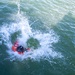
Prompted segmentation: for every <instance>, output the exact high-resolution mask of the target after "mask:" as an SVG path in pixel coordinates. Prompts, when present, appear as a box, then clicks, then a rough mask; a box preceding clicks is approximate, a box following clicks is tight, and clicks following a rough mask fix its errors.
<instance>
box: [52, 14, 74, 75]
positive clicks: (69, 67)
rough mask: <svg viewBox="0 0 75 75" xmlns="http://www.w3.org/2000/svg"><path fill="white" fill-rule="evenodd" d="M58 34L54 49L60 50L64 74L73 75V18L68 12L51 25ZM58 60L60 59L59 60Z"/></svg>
mask: <svg viewBox="0 0 75 75" xmlns="http://www.w3.org/2000/svg"><path fill="white" fill-rule="evenodd" d="M53 29H54V31H55V32H56V33H57V35H58V36H59V42H58V43H57V44H54V48H55V51H58V52H61V53H62V55H63V56H64V58H63V59H64V61H63V62H62V63H63V64H62V63H61V66H62V65H63V66H62V71H64V73H63V74H64V75H70V74H71V75H74V74H75V71H74V68H75V61H74V60H75V18H74V17H73V16H72V14H71V13H68V14H67V15H65V16H64V17H63V19H62V20H61V21H60V22H58V23H57V25H56V26H54V27H53ZM59 61H60V60H59Z"/></svg>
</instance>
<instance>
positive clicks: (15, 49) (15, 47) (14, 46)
mask: <svg viewBox="0 0 75 75" xmlns="http://www.w3.org/2000/svg"><path fill="white" fill-rule="evenodd" d="M18 46H19V43H18V41H16V42H15V43H14V45H13V46H12V50H13V51H14V52H18V51H17V47H18ZM29 50H30V48H27V51H29ZM23 53H24V52H18V54H23Z"/></svg>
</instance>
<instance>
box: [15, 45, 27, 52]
mask: <svg viewBox="0 0 75 75" xmlns="http://www.w3.org/2000/svg"><path fill="white" fill-rule="evenodd" d="M16 51H17V52H21V53H23V52H24V51H26V52H27V49H26V48H24V47H23V46H21V45H20V46H18V47H17V50H16Z"/></svg>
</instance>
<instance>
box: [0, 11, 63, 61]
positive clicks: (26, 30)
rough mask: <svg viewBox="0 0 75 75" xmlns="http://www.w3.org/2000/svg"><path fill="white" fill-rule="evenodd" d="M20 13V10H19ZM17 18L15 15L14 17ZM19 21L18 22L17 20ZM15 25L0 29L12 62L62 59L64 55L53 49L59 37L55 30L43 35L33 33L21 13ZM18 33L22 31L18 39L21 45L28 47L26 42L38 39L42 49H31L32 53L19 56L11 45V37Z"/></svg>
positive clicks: (4, 26)
mask: <svg viewBox="0 0 75 75" xmlns="http://www.w3.org/2000/svg"><path fill="white" fill-rule="evenodd" d="M19 12H20V10H19ZM13 16H15V15H13ZM16 19H17V20H16ZM16 19H15V20H16V21H17V22H15V23H12V24H11V25H3V26H2V27H1V28H0V35H1V39H2V40H3V41H4V42H5V45H6V46H7V47H8V48H9V50H7V53H8V54H9V55H10V57H9V58H10V60H16V59H18V60H25V59H28V58H30V59H33V60H40V59H50V58H51V57H52V58H61V57H62V55H61V53H59V52H56V51H54V50H53V49H52V47H53V46H52V44H53V43H57V42H58V40H59V37H58V36H57V35H56V34H55V33H54V31H53V30H50V31H49V33H41V32H38V31H37V32H32V28H31V27H30V25H29V22H28V19H27V18H26V17H24V16H23V15H22V14H21V13H18V14H17V15H16ZM17 31H20V32H21V33H20V36H18V38H16V39H18V40H19V42H20V44H22V45H24V46H26V41H27V40H28V39H29V38H30V37H33V38H36V39H37V40H38V41H39V42H40V45H41V47H39V48H38V49H35V50H34V49H31V51H30V52H25V53H24V54H23V55H19V54H18V53H17V52H13V51H12V50H11V47H12V43H11V40H10V39H11V37H10V36H11V35H12V34H13V33H15V32H17Z"/></svg>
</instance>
